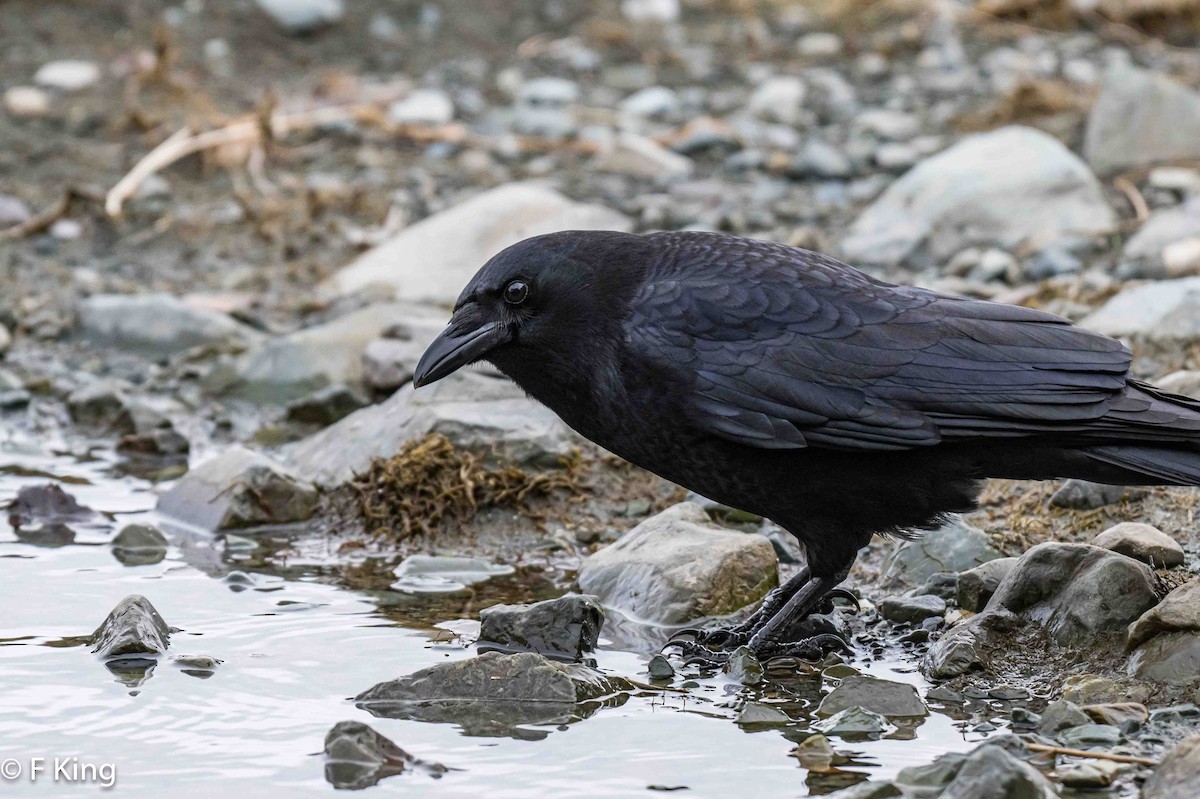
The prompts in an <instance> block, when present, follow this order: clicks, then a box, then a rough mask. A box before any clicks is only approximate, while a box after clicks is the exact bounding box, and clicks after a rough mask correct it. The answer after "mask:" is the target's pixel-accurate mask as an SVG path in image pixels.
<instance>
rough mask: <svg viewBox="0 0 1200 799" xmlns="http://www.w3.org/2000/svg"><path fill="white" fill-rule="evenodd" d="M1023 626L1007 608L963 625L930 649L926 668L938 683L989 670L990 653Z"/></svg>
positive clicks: (943, 636)
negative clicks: (997, 643) (1002, 639)
mask: <svg viewBox="0 0 1200 799" xmlns="http://www.w3.org/2000/svg"><path fill="white" fill-rule="evenodd" d="M1020 624H1021V620H1020V619H1018V618H1017V617H1016V616H1015V615H1013V614H1012V613H1009V612H1008V611H1006V610H1003V609H999V610H996V611H994V612H986V613H980V614H979V615H978V616H974V617H972V618H970V619H968V620H967V621H965V622H959V623H958V624H956V625H954V626H953V627H951V628H950V629H949V630H947V631H946V633H945V634H944V635H942V637H941V638H939V639H938V640H937V642H936V643H934V645H933V646H931V647H930V649H929V652H928V653H927V654H926V655H925V658H924V660H923V661H922V664H921V665H922V669H923V670H924V672H925V673H926V674H927V675H928V676H929V678H930V679H934V680H944V679H949V678H951V677H957V676H959V675H960V674H966V673H967V672H969V671H974V670H975V669H986V668H987V667H988V665H989V663H990V660H989V655H988V652H989V650H990V649H991V648H992V647H993V646H994V645H995V643H996V641H997V640H998V639H999V638H1000V637H1001V636H1004V635H1009V634H1011V633H1012V632H1013V631H1014V630H1016V629H1018V628H1019V627H1020Z"/></svg>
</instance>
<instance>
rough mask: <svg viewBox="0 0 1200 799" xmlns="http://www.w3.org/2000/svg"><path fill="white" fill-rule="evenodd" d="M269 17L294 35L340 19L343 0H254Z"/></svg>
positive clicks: (319, 27)
mask: <svg viewBox="0 0 1200 799" xmlns="http://www.w3.org/2000/svg"><path fill="white" fill-rule="evenodd" d="M255 2H256V3H257V4H258V7H259V8H261V9H262V10H263V11H265V12H266V13H267V14H268V15H270V17H271V19H273V20H275V22H276V23H277V24H278V25H279V27H281V28H283V30H284V31H286V32H287V33H290V34H292V35H294V36H301V35H304V34H308V33H313V32H314V31H318V30H320V29H321V28H326V27H329V26H330V25H334V24H336V23H338V22H341V21H342V17H344V16H345V15H346V7H345V4H344V3H343V0H255Z"/></svg>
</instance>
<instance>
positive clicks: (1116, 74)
mask: <svg viewBox="0 0 1200 799" xmlns="http://www.w3.org/2000/svg"><path fill="white" fill-rule="evenodd" d="M1083 153H1084V157H1085V158H1087V160H1088V163H1089V164H1091V165H1092V168H1093V169H1095V170H1096V171H1097V172H1099V173H1101V174H1109V173H1112V172H1119V171H1121V170H1123V169H1127V168H1129V167H1134V166H1146V165H1149V164H1154V163H1159V162H1162V161H1173V160H1182V159H1189V158H1198V157H1200V93H1196V92H1193V91H1191V90H1190V89H1188V88H1186V87H1184V86H1182V85H1180V84H1178V83H1176V82H1175V81H1173V80H1171V79H1170V78H1168V77H1167V76H1166V75H1162V74H1160V73H1157V72H1151V71H1149V70H1144V69H1139V68H1136V67H1129V66H1126V67H1118V68H1115V69H1112V70H1110V71H1109V72H1108V74H1107V75H1106V76H1105V81H1104V88H1103V90H1102V91H1101V92H1100V97H1099V98H1098V99H1097V100H1096V103H1095V104H1094V105H1093V106H1092V110H1091V113H1090V114H1089V115H1088V122H1087V131H1086V133H1085V135H1084V140H1083Z"/></svg>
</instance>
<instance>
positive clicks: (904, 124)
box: [854, 108, 921, 141]
mask: <svg viewBox="0 0 1200 799" xmlns="http://www.w3.org/2000/svg"><path fill="white" fill-rule="evenodd" d="M854 127H855V129H856V130H858V131H860V132H862V133H868V134H870V135H872V136H874V137H875V138H877V139H883V140H885V141H907V140H908V139H911V138H912V137H914V136H916V135H917V133H919V132H920V130H921V125H920V122H919V121H918V120H917V118H916V117H915V116H913V115H912V114H908V113H905V112H903V111H892V110H889V109H886V108H873V109H870V110H867V111H863V112H862V113H861V114H859V115H858V116H857V117H855V119H854Z"/></svg>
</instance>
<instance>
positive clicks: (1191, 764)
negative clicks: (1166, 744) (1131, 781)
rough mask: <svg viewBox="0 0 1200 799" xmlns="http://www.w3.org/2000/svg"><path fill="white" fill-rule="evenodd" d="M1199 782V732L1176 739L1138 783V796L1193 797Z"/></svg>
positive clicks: (1158, 798) (1161, 798) (1150, 798)
mask: <svg viewBox="0 0 1200 799" xmlns="http://www.w3.org/2000/svg"><path fill="white" fill-rule="evenodd" d="M1197 785H1200V735H1193V736H1191V737H1190V738H1185V739H1183V740H1182V741H1180V742H1179V743H1178V744H1177V745H1176V746H1175V748H1174V749H1172V750H1171V751H1170V752H1168V753H1167V756H1166V757H1164V758H1163V759H1162V762H1161V763H1160V764H1159V765H1158V767H1157V768H1155V769H1154V773H1153V774H1151V775H1150V779H1148V780H1146V784H1145V785H1143V786H1142V799H1194V798H1195V796H1196V786H1197Z"/></svg>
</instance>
